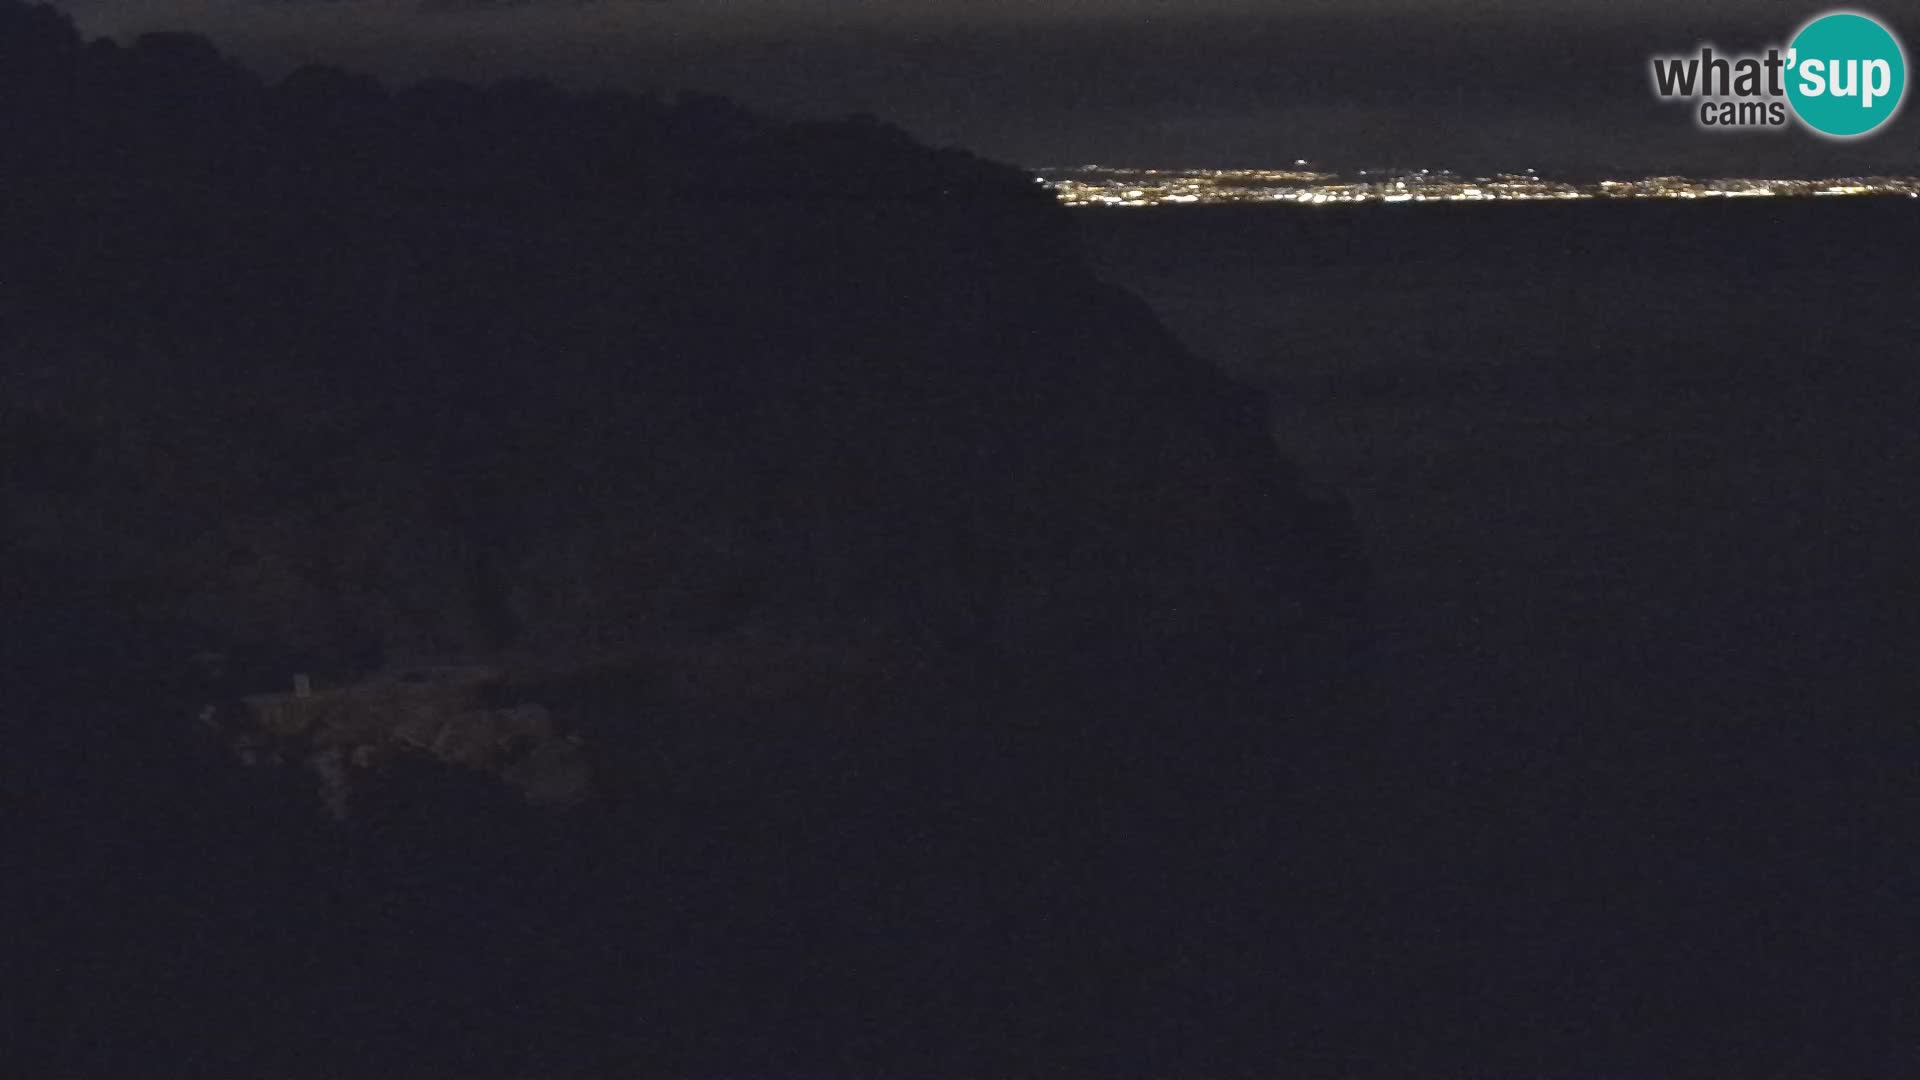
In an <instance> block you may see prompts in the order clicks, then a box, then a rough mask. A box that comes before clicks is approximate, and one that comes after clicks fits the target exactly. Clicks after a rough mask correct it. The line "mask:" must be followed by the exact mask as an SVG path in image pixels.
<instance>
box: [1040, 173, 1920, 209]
mask: <svg viewBox="0 0 1920 1080" xmlns="http://www.w3.org/2000/svg"><path fill="white" fill-rule="evenodd" d="M1304 166H1305V163H1304V162H1301V163H1297V167H1295V168H1292V169H1117V168H1107V167H1105V166H1099V165H1087V166H1082V167H1080V168H1075V169H1043V170H1041V171H1040V173H1039V177H1040V181H1041V182H1042V183H1044V184H1046V185H1047V186H1048V187H1050V188H1052V189H1053V192H1054V194H1055V195H1056V196H1058V197H1059V199H1060V201H1061V202H1063V203H1065V204H1067V205H1068V206H1162V205H1169V204H1172V205H1180V204H1225V203H1263V202H1287V203H1303V204H1310V205H1322V204H1329V203H1418V202H1550V201H1570V200H1578V199H1735V198H1751V197H1756V196H1757V197H1768V196H1779V197H1801V196H1822V195H1825V196H1834V195H1841V196H1846V195H1853V196H1858V195H1904V196H1907V197H1909V198H1917V199H1920V177H1913V176H1854V177H1844V178H1838V179H1823V180H1782V179H1764V178H1752V177H1721V178H1714V179H1700V178H1696V177H1687V176H1650V177H1644V178H1640V179H1633V180H1582V181H1573V180H1555V179H1550V178H1547V177H1544V176H1541V175H1539V174H1537V173H1535V172H1534V171H1533V170H1527V171H1526V172H1519V173H1496V174H1494V175H1492V176H1480V177H1469V176H1462V175H1460V174H1458V173H1454V172H1449V171H1446V170H1434V169H1419V170H1413V171H1402V170H1362V171H1361V172H1358V173H1355V174H1352V175H1341V174H1337V173H1330V172H1319V171H1315V170H1312V169H1310V168H1306V167H1304Z"/></svg>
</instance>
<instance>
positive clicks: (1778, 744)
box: [1078, 200, 1920, 1076]
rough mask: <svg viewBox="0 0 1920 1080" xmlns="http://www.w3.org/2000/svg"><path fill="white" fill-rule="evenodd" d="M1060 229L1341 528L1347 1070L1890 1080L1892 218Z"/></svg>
mask: <svg viewBox="0 0 1920 1080" xmlns="http://www.w3.org/2000/svg"><path fill="white" fill-rule="evenodd" d="M1078 220H1080V221H1081V224H1082V229H1083V234H1084V235H1085V236H1086V237H1087V241H1088V246H1089V249H1090V250H1091V252H1092V254H1093V257H1094V259H1095V261H1096V263H1097V264H1098V265H1099V266H1100V267H1101V269H1102V271H1103V272H1104V273H1105V274H1106V275H1107V276H1108V277H1109V278H1110V279H1112V280H1115V281H1117V282H1120V283H1122V284H1125V285H1127V286H1129V287H1131V288H1134V289H1137V290H1139V291H1140V292H1141V293H1142V294H1143V295H1145V296H1147V297H1148V298H1149V299H1150V300H1151V301H1152V302H1153V304H1154V306H1155V308H1156V310H1157V311H1159V313H1160V314H1161V315H1162V316H1163V318H1164V319H1166V321H1167V322H1168V323H1169V325H1171V326H1172V327H1173V328H1174V329H1175V330H1176V331H1177V332H1178V333H1180V335H1181V336H1182V337H1184V338H1185V339H1187V340H1188V341H1190V342H1191V343H1192V344H1194V345H1195V346H1196V347H1197V348H1199V349H1200V350H1201V351H1203V352H1204V353H1206V354H1208V355H1210V356H1213V357H1215V358H1217V359H1219V360H1220V361H1222V362H1223V363H1226V364H1228V365H1230V366H1231V367H1233V368H1234V369H1235V370H1236V371H1238V372H1240V373H1241V374H1242V375H1243V376H1245V377H1247V378H1248V379H1250V380H1253V381H1257V382H1259V383H1261V384H1263V385H1265V386H1266V387H1268V388H1269V389H1270V390H1271V392H1272V396H1273V402H1274V413H1273V418H1274V430H1275V431H1276V433H1277V435H1278V438H1279V439H1280V442H1281V443H1282V445H1283V446H1285V447H1286V448H1287V449H1288V450H1289V451H1290V452H1291V453H1292V454H1293V455H1294V456H1295V457H1296V459H1297V460H1298V461H1299V462H1300V463H1301V466H1302V469H1303V471H1305V472H1306V473H1307V474H1308V475H1310V476H1313V477H1315V478H1317V479H1320V480H1323V481H1325V482H1328V483H1332V484H1334V485H1337V486H1339V487H1340V488H1342V489H1344V490H1345V491H1346V492H1348V493H1349V494H1350V495H1351V497H1352V499H1353V503H1354V507H1355V512H1356V517H1357V519H1358V522H1359V525H1360V531H1361V533H1362V535H1363V536H1364V537H1365V546H1366V551H1367V553H1368V556H1369V561H1370V563H1371V565H1372V566H1373V568H1374V572H1375V586H1376V587H1375V591H1374V593H1373V597H1372V603H1373V613H1374V616H1375V620H1374V621H1375V625H1376V627H1377V633H1378V639H1377V649H1376V653H1375V656H1374V667H1373V669H1372V670H1373V677H1372V678H1371V680H1370V681H1369V687H1368V690H1367V691H1366V692H1365V693H1364V694H1363V695H1361V696H1362V698H1363V699H1364V703H1357V704H1356V711H1355V712H1353V713H1352V714H1350V715H1349V716H1347V717H1346V718H1345V720H1346V722H1347V723H1350V724H1352V725H1354V726H1355V727H1356V729H1358V730H1363V731H1366V732H1368V733H1369V738H1370V741H1369V742H1368V743H1367V745H1366V746H1365V748H1364V749H1362V748H1360V747H1359V746H1357V745H1356V746H1355V747H1354V750H1355V753H1356V756H1354V757H1353V758H1351V759H1349V760H1347V761H1345V762H1343V763H1341V764H1339V765H1337V766H1333V767H1331V768H1329V770H1328V771H1327V773H1325V774H1324V785H1325V786H1324V788H1323V789H1322V790H1321V792H1320V801H1319V805H1320V807H1321V809H1320V812H1321V813H1323V814H1325V815H1326V821H1327V829H1326V835H1329V836H1333V835H1337V836H1340V837H1341V838H1342V839H1341V841H1340V842H1339V843H1340V846H1342V847H1343V849H1345V850H1348V851H1351V852H1355V853H1359V854H1357V855H1356V856H1355V858H1354V865H1355V867H1356V875H1357V876H1359V877H1361V878H1364V879H1366V880H1367V881H1368V882H1369V883H1370V884H1369V885H1364V886H1363V885H1357V884H1356V885H1354V886H1353V887H1354V889H1355V894H1354V895H1355V896H1356V897H1358V896H1360V895H1365V896H1366V897H1367V899H1366V900H1365V901H1359V900H1356V901H1355V903H1356V907H1357V908H1358V909H1359V910H1357V911H1356V912H1355V914H1354V915H1353V918H1354V920H1355V924H1356V925H1364V926H1368V927H1371V932H1370V933H1367V934H1364V935H1358V934H1357V935H1356V936H1357V937H1365V938H1366V940H1367V941H1368V945H1367V948H1366V950H1365V952H1364V955H1365V959H1364V960H1356V963H1360V964H1364V965H1366V967H1367V970H1369V971H1370V972H1374V973H1376V974H1377V975H1378V981H1377V982H1376V983H1375V984H1374V986H1375V989H1376V991H1377V993H1378V994H1379V996H1378V997H1377V998H1375V999H1374V1000H1375V1001H1376V1007H1377V1009H1378V1010H1379V1015H1382V1016H1389V1015H1390V1016H1393V1017H1395V1018H1396V1020H1395V1022H1394V1023H1392V1024H1389V1025H1383V1027H1382V1029H1381V1030H1380V1031H1379V1033H1378V1041H1377V1042H1376V1043H1375V1044H1374V1045H1375V1046H1376V1048H1380V1049H1382V1050H1383V1052H1385V1053H1388V1054H1398V1055H1400V1056H1401V1057H1400V1059H1401V1060H1428V1061H1432V1060H1442V1059H1447V1058H1449V1057H1456V1058H1457V1059H1458V1060H1465V1061H1477V1062H1480V1063H1482V1064H1483V1065H1487V1066H1493V1067H1494V1069H1493V1072H1494V1073H1497V1072H1501V1071H1506V1072H1509V1074H1510V1073H1511V1072H1517V1071H1521V1070H1524V1069H1533V1070H1534V1072H1533V1073H1532V1075H1549V1076H1558V1075H1569V1076H1571V1075H1588V1076H1595V1075H1710V1074H1715V1073H1723V1074H1726V1075H1731V1074H1733V1073H1735V1072H1738V1073H1756V1072H1757V1073H1763V1074H1769V1075H1829V1076H1840V1075H1859V1076H1867V1075H1877V1076H1894V1075H1903V1074H1907V1073H1910V1072H1911V1071H1912V1070H1913V1069H1914V1068H1915V1067H1916V1057H1915V1055H1916V1052H1917V1051H1920V1013H1917V1012H1916V1006H1917V1005H1920V993H1917V991H1920V976H1917V975H1916V972H1920V968H1917V967H1916V966H1915V961H1916V958H1917V957H1916V952H1915V949H1914V945H1915V940H1914V933H1915V931H1914V927H1915V922H1914V919H1913V912H1914V911H1915V906H1914V905H1915V900H1916V898H1917V895H1920V894H1917V893H1916V885H1920V862H1917V861H1916V856H1920V817H1916V811H1920V741H1916V736H1917V735H1920V729H1916V726H1915V725H1916V718H1920V664H1916V662H1915V657H1916V652H1917V650H1920V604H1917V603H1916V598H1920V561H1917V560H1916V556H1920V498H1916V487H1915V484H1916V477H1920V424H1916V422H1915V413H1916V409H1920V364H1916V361H1917V360H1920V352H1916V346H1915V342H1916V340H1920V336H1917V335H1916V331H1920V313H1917V312H1916V308H1915V307H1914V305H1913V303H1912V302H1911V297H1912V296H1914V295H1915V286H1916V272H1917V270H1916V268H1917V267H1920V263H1916V261H1915V260H1914V257H1913V253H1914V250H1915V240H1916V238H1917V237H1920V202H1913V201H1910V200H1894V201H1886V202H1847V203H1839V202H1829V201H1819V200H1815V201H1808V202H1791V203H1775V202H1755V203H1741V204H1737V205H1694V204H1653V205H1631V206H1616V205H1597V206H1577V207H1571V208H1563V207H1546V208H1539V207H1528V206H1519V207H1505V206H1501V207H1488V208H1459V209H1455V208H1445V207H1442V208H1412V207H1382V208H1377V209H1369V210H1362V211H1356V212H1352V213H1347V212H1334V213H1308V214H1301V213H1298V212H1296V211H1290V210H1289V209H1286V208H1272V209H1266V210H1260V209H1246V210H1226V211H1206V210H1201V211H1186V210H1177V209H1176V210H1170V211H1151V212H1146V213H1138V214H1136V213H1126V212H1121V213H1093V214H1086V215H1083V216H1081V217H1080V218H1078ZM1387 1048H1392V1049H1387ZM1490 1074H1492V1073H1490Z"/></svg>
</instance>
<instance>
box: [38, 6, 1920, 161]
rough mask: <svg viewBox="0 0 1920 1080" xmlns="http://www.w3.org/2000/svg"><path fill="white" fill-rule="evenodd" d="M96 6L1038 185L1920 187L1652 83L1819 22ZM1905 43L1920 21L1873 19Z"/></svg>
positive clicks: (1883, 137) (1182, 11)
mask: <svg viewBox="0 0 1920 1080" xmlns="http://www.w3.org/2000/svg"><path fill="white" fill-rule="evenodd" d="M422 4H423V0H271V3H270V5H269V4H260V3H255V4H250V5H249V4H243V3H221V2H219V0H122V2H118V3H116V2H114V0H91V2H76V3H72V4H69V5H68V6H69V8H70V9H71V10H73V11H75V12H76V14H77V15H79V16H80V17H81V19H82V21H83V23H87V24H90V25H93V26H95V27H98V28H101V29H107V30H118V31H122V32H125V31H130V30H133V29H137V28H139V27H141V26H158V25H187V26H192V27H194V28H197V29H201V30H203V31H204V32H207V33H210V34H212V35H213V36H214V37H216V39H218V40H220V41H221V42H222V44H224V45H226V46H227V47H228V48H230V49H232V50H234V51H235V52H237V53H239V54H240V55H241V56H243V57H245V58H247V59H249V60H251V61H252V62H254V63H255V64H257V65H259V66H261V67H263V68H264V69H267V70H269V71H271V70H279V69H284V68H287V67H290V66H292V65H295V64H297V63H301V62H305V61H310V60H324V61H329V62H335V63H345V64H349V65H352V66H356V67H363V68H367V69H370V70H373V71H375V72H377V73H379V74H382V75H384V76H386V77H388V78H391V79H395V80H403V81H404V80H410V79H414V78H419V77H422V76H426V75H437V74H446V75H454V76H459V77H493V76H497V75H502V74H539V75H545V76H547V77H551V78H554V79H556V80H558V81H561V82H564V83H568V84H574V85H617V86H624V87H633V88H641V89H659V90H672V89H677V88H681V87H697V88H702V89H710V90H716V91H721V92H725V93H729V94H734V95H736V96H739V97H741V98H743V99H744V100H746V101H748V102H750V103H752V104H754V105H757V106H760V107H762V108H769V109H774V110H778V111H785V112H789V113H799V114H810V115H811V114H840V113H847V112H873V113H878V114H881V115H884V116H888V117H890V118H893V119H895V120H897V121H898V122H900V123H902V124H904V125H905V126H907V127H908V128H910V129H911V130H913V131H915V132H916V133H918V134H920V135H922V136H923V137H925V138H929V139H933V140H936V141H940V142H952V143H960V144H964V145H967V146H970V147H974V148H977V149H980V150H983V151H985V152H988V153H991V154H995V155H999V156H1003V157H1007V158H1011V159H1014V160H1017V161H1022V162H1025V163H1028V164H1035V165H1040V164H1062V163H1078V162H1084V161H1101V162H1128V163H1142V164H1156V163H1164V164H1194V165H1204V164H1221V165H1228V164H1266V163H1273V162H1279V161H1289V160H1292V159H1293V158H1295V157H1307V158H1311V159H1315V160H1320V161H1324V162H1327V163H1329V164H1333V165H1343V166H1359V165H1365V164H1383V165H1385V164H1421V165H1433V166H1452V167H1461V168H1480V167H1514V168H1520V167H1538V168H1550V169H1572V170H1592V169H1624V170H1630V171H1658V170H1663V169H1686V170H1691V171H1716V170H1729V171H1771V172H1781V173H1785V172H1860V171H1878V170H1896V169H1897V170H1902V171H1920V140H1916V139H1915V137H1914V135H1915V132H1916V131H1920V127H1916V126H1915V125H1916V124H1917V123H1920V121H1915V120H1914V118H1913V117H1914V115H1915V112H1914V110H1907V111H1906V112H1905V113H1904V114H1903V115H1902V117H1901V118H1900V119H1899V120H1897V121H1896V122H1895V123H1894V124H1893V125H1892V126H1891V127H1890V128H1888V129H1886V130H1884V131H1883V132H1882V133H1880V134H1879V135H1877V136H1876V137H1874V138H1872V139H1869V140H1864V141H1861V142H1857V143H1851V144H1843V143H1829V142H1825V141H1822V140H1819V139H1816V138H1814V137H1812V136H1809V135H1807V134H1805V133H1803V132H1799V131H1787V132H1768V133H1761V134H1746V135H1726V134H1718V133H1706V132H1701V131H1698V130H1696V129H1695V127H1694V126H1693V124H1692V123H1691V121H1690V120H1689V118H1688V116H1687V114H1686V112H1685V110H1684V107H1681V106H1674V105H1662V104H1661V103H1658V102H1656V101H1655V100H1653V98H1652V96H1651V94H1650V92H1649V89H1648V80H1647V69H1646V64H1647V58H1648V57H1649V56H1650V55H1652V54H1654V53H1661V52H1672V51H1681V50H1687V49H1691V48H1693V47H1695V46H1696V45H1698V44H1700V43H1702V42H1713V43H1716V44H1719V45H1722V46H1724V47H1727V48H1752V47H1759V46H1763V45H1767V44H1773V43H1779V42H1782V41H1784V39H1785V38H1786V37H1787V36H1788V35H1789V34H1790V33H1791V32H1792V31H1793V30H1794V29H1795V27H1796V26H1797V25H1798V24H1799V23H1800V22H1801V21H1804V19H1806V18H1807V17H1809V16H1811V15H1814V14H1817V13H1818V11H1819V10H1821V9H1820V8H1817V7H1808V8H1805V9H1799V8H1797V7H1796V8H1791V9H1789V8H1788V7H1786V6H1783V5H1779V4H1778V3H1766V2H1747V3H1740V2H1733V0H1722V2H1718V3H1712V2H1710V3H1705V4H1689V5H1685V6H1684V10H1682V9H1681V6H1680V5H1672V4H1656V3H1649V2H1645V0H1626V2H1624V3H1613V4H1603V3H1597V2H1596V3H1562V4H1558V5H1550V4H1538V3H1534V4H1528V3H1522V2H1520V0H1508V2H1501V0H1454V2H1447V0H1359V2H1355V3H1349V4H1344V5H1335V4H1331V3H1294V4H1277V3H1265V4H1263V3H1258V2H1256V0H1211V2H1199V3H1190V4H1186V5H1176V4H1174V3H1172V2H1170V0H1108V2H1106V3H1099V2H1094V0H1082V2H1079V3H1073V2H1069V0H1053V2H1044V0H1028V2H1026V3H1023V4H1014V3H1011V2H1005V3H1003V2H998V0H989V2H985V3H974V4H966V5H962V4H958V3H943V2H940V0H900V2H896V3H890V4H889V3H880V2H876V0H868V2H858V0H843V2H841V3H836V4H828V3H815V4H801V3H798V2H797V0H792V2H789V0H735V2H732V3H725V2H721V0H598V2H594V0H424V4H425V5H427V6H428V7H429V10H422ZM1870 10H1872V11H1873V12H1874V13H1876V14H1879V15H1881V16H1883V17H1885V18H1887V19H1888V20H1889V21H1890V22H1892V23H1893V24H1894V25H1895V27H1896V29H1897V30H1898V31H1899V32H1900V33H1901V34H1902V36H1903V37H1905V38H1906V39H1908V40H1920V0H1900V2H1898V3H1893V4H1882V5H1878V6H1875V7H1872V8H1870Z"/></svg>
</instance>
